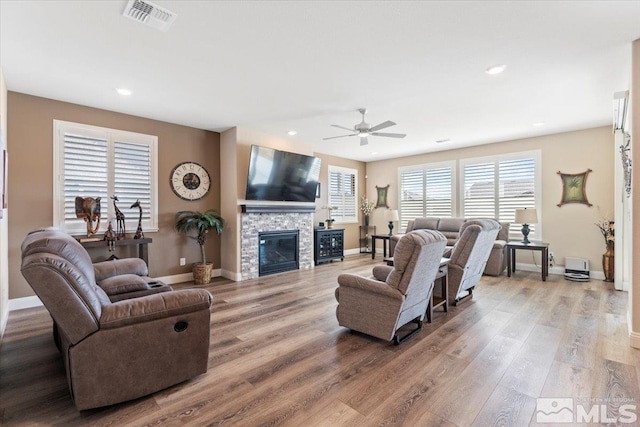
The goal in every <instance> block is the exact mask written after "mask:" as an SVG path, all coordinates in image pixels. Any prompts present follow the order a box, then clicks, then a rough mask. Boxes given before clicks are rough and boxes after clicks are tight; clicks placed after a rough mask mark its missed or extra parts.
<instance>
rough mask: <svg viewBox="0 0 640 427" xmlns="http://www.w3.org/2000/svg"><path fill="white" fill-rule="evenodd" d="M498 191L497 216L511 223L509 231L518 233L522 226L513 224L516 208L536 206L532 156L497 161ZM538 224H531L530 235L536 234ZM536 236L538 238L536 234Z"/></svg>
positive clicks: (534, 170)
mask: <svg viewBox="0 0 640 427" xmlns="http://www.w3.org/2000/svg"><path fill="white" fill-rule="evenodd" d="M499 180H500V181H499V182H500V192H499V194H498V206H499V211H498V218H500V221H507V222H510V223H511V231H513V232H514V233H516V232H517V233H520V230H521V228H522V226H521V225H520V224H514V221H515V219H516V209H522V208H535V207H536V186H535V183H536V161H535V159H533V158H524V159H516V160H507V161H502V162H499ZM537 225H538V224H531V226H530V227H529V228H530V230H531V233H530V234H531V236H536V227H537ZM536 238H538V239H539V238H540V236H537V237H536Z"/></svg>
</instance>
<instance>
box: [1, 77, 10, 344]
mask: <svg viewBox="0 0 640 427" xmlns="http://www.w3.org/2000/svg"><path fill="white" fill-rule="evenodd" d="M6 141H7V86H6V85H5V82H4V74H2V70H1V69H0V156H2V150H4V149H5V148H6V147H7V143H6ZM0 161H2V158H1V157H0ZM0 172H2V167H0ZM3 179H4V178H0V182H1V181H2V180H3ZM1 197H2V188H0V198H1ZM0 203H1V202H0ZM0 209H2V207H1V206H0ZM0 216H2V219H0V342H1V341H2V336H3V334H4V328H5V326H6V324H7V323H6V322H7V318H8V317H9V272H8V266H9V255H8V247H7V241H8V232H9V219H8V210H6V209H5V210H3V211H2V215H0Z"/></svg>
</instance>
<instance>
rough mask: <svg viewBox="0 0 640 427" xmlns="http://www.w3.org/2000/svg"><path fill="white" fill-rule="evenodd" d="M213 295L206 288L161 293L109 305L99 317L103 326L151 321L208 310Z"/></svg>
mask: <svg viewBox="0 0 640 427" xmlns="http://www.w3.org/2000/svg"><path fill="white" fill-rule="evenodd" d="M212 299H213V297H212V296H211V294H210V293H209V292H207V291H205V290H204V289H184V290H181V291H173V292H161V293H159V294H153V295H149V296H146V297H141V298H134V299H127V300H122V301H118V302H115V303H113V304H110V305H106V306H104V307H103V308H102V315H101V316H100V321H99V323H100V328H101V329H113V328H120V327H122V326H127V325H134V324H137V323H143V322H149V321H151V320H156V319H162V318H166V317H171V316H176V315H180V314H185V313H192V312H194V311H199V310H205V309H206V310H208V309H209V307H210V306H211V301H212Z"/></svg>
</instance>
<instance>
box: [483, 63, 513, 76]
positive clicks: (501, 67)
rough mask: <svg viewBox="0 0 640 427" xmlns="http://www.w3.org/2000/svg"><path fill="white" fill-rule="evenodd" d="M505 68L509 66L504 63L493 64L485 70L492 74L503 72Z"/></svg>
mask: <svg viewBox="0 0 640 427" xmlns="http://www.w3.org/2000/svg"><path fill="white" fill-rule="evenodd" d="M505 68H507V66H506V65H504V64H500V65H493V66H491V67H489V68H487V69H486V70H484V72H485V73H487V74H490V75H494V74H500V73H501V72H503V71H504V69H505Z"/></svg>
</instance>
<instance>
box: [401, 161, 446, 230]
mask: <svg viewBox="0 0 640 427" xmlns="http://www.w3.org/2000/svg"><path fill="white" fill-rule="evenodd" d="M454 176H455V163H454V162H445V163H437V164H428V165H420V166H410V167H406V168H400V169H399V179H398V182H399V183H400V190H399V193H400V229H401V230H404V229H405V228H406V227H407V223H408V222H409V221H411V220H413V219H415V218H421V217H427V216H437V217H452V216H453V215H454V212H455V206H454V200H455V197H454V194H455V193H454V188H455V187H454V185H455V183H454Z"/></svg>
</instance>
